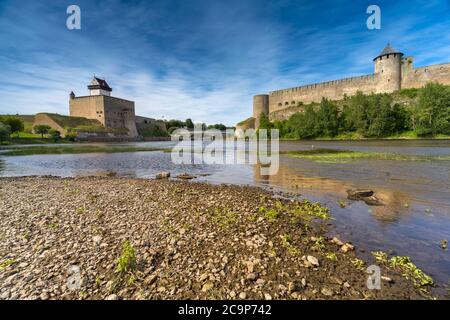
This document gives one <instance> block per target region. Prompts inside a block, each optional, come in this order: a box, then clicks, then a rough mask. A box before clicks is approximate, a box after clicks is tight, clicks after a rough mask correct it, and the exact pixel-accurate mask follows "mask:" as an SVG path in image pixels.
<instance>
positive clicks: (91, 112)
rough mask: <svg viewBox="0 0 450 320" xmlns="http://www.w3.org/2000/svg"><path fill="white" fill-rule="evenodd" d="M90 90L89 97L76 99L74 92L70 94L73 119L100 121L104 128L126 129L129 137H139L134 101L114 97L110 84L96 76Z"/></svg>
mask: <svg viewBox="0 0 450 320" xmlns="http://www.w3.org/2000/svg"><path fill="white" fill-rule="evenodd" d="M88 89H89V95H88V96H82V97H76V96H75V94H74V93H73V92H71V93H70V102H69V110H70V116H71V117H83V118H87V119H94V120H98V121H99V122H100V123H101V124H102V125H103V126H104V127H109V128H118V129H121V128H126V129H128V136H130V137H137V136H138V132H137V128H136V115H135V113H134V101H129V100H125V99H121V98H116V97H112V96H111V91H112V89H111V87H110V86H109V85H108V83H107V82H106V81H105V80H103V79H100V78H97V77H95V76H94V78H93V79H92V81H91V84H90V85H89V86H88Z"/></svg>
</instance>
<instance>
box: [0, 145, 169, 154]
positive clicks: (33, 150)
mask: <svg viewBox="0 0 450 320" xmlns="http://www.w3.org/2000/svg"><path fill="white" fill-rule="evenodd" d="M144 151H164V150H163V149H157V148H149V147H134V146H115V147H112V146H88V145H86V146H83V145H67V146H36V147H35V146H32V147H23V148H12V149H8V150H7V151H6V152H3V153H2V155H4V156H28V155H38V154H80V153H119V152H144Z"/></svg>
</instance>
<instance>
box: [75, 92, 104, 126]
mask: <svg viewBox="0 0 450 320" xmlns="http://www.w3.org/2000/svg"><path fill="white" fill-rule="evenodd" d="M69 112H70V115H71V116H72V117H84V118H88V119H95V120H98V121H100V123H101V124H102V125H103V126H104V125H105V115H104V101H103V96H86V97H76V98H71V99H70V101H69Z"/></svg>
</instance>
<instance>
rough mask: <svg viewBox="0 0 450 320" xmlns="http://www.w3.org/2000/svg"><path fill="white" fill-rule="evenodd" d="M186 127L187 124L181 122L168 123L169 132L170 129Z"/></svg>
mask: <svg viewBox="0 0 450 320" xmlns="http://www.w3.org/2000/svg"><path fill="white" fill-rule="evenodd" d="M184 126H185V123H184V122H183V121H180V120H169V121H167V122H166V128H167V130H169V128H182V127H184ZM174 130H175V129H174Z"/></svg>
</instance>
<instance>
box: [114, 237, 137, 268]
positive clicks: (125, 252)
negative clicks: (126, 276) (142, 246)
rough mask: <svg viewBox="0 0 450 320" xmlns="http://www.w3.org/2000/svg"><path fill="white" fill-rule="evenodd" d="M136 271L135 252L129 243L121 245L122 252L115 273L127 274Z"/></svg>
mask: <svg viewBox="0 0 450 320" xmlns="http://www.w3.org/2000/svg"><path fill="white" fill-rule="evenodd" d="M135 270H136V252H135V250H134V248H133V246H132V245H131V243H130V241H128V240H126V241H125V242H124V243H123V244H122V252H121V254H120V257H119V258H118V259H117V262H116V272H118V273H128V272H133V271H135Z"/></svg>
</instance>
